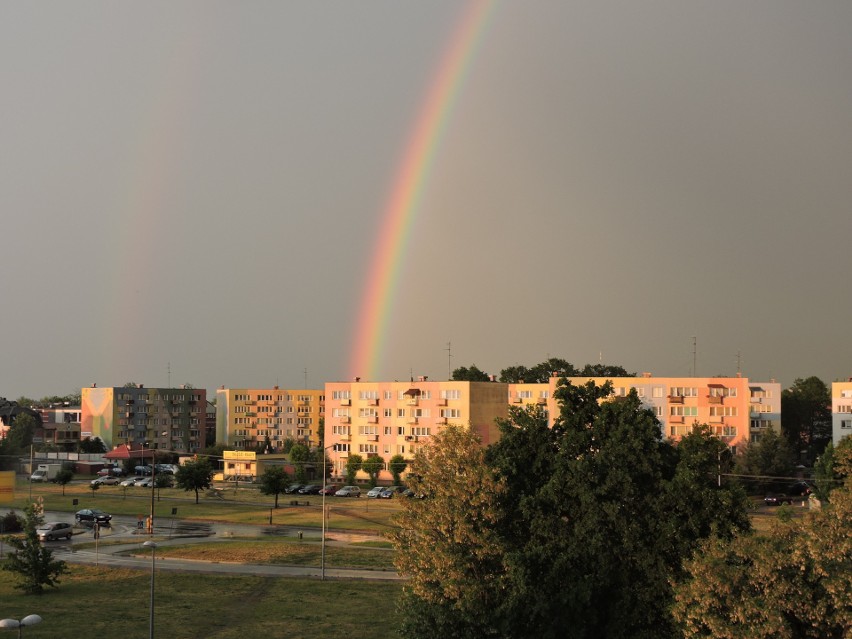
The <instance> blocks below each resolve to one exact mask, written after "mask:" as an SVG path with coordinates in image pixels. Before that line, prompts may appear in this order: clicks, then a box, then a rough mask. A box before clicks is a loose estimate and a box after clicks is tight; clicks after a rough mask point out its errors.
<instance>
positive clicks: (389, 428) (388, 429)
mask: <svg viewBox="0 0 852 639" xmlns="http://www.w3.org/2000/svg"><path fill="white" fill-rule="evenodd" d="M383 432H384V434H385V435H393V426H385V427H384V431H383Z"/></svg>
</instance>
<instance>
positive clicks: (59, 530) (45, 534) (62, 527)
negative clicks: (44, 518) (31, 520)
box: [36, 521, 74, 541]
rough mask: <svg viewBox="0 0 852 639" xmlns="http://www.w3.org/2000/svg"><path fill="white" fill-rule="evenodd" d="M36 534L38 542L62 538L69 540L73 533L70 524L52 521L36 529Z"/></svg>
mask: <svg viewBox="0 0 852 639" xmlns="http://www.w3.org/2000/svg"><path fill="white" fill-rule="evenodd" d="M36 534H37V535H38V538H39V541H51V540H53V539H60V538H62V537H64V538H65V539H71V535H72V534H74V533H73V531H72V530H71V524H66V523H63V522H60V521H52V522H48V523H46V524H42V525H41V526H39V527H38V528H36Z"/></svg>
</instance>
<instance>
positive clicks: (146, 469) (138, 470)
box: [133, 465, 153, 475]
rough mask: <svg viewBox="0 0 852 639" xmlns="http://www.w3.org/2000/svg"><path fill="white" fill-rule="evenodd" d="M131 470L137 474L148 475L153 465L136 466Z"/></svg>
mask: <svg viewBox="0 0 852 639" xmlns="http://www.w3.org/2000/svg"><path fill="white" fill-rule="evenodd" d="M133 470H134V471H135V472H136V474H137V475H150V474H151V472H152V471H153V467H152V466H150V465H149V466H137V467H136V468H134V469H133Z"/></svg>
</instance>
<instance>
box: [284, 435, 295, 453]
mask: <svg viewBox="0 0 852 639" xmlns="http://www.w3.org/2000/svg"><path fill="white" fill-rule="evenodd" d="M295 445H296V441H295V440H294V439H293V438H292V437H287V438H286V439H284V441H282V442H281V452H282V453H284V454H285V455H289V454H290V451H291V450H292V449H293V446H295Z"/></svg>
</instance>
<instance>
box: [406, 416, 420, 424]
mask: <svg viewBox="0 0 852 639" xmlns="http://www.w3.org/2000/svg"><path fill="white" fill-rule="evenodd" d="M417 419H418V418H417V417H409V418H408V419H406V420H405V423H406V424H416V423H417Z"/></svg>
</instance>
